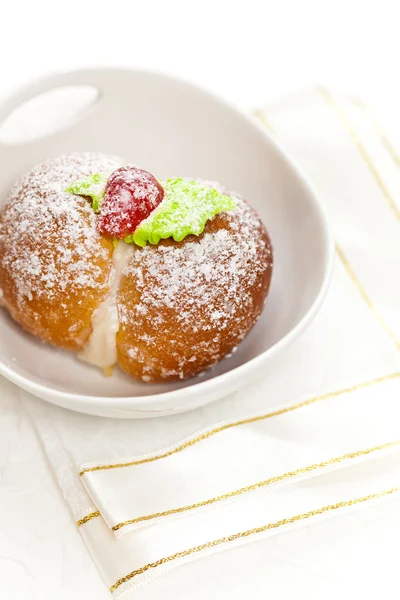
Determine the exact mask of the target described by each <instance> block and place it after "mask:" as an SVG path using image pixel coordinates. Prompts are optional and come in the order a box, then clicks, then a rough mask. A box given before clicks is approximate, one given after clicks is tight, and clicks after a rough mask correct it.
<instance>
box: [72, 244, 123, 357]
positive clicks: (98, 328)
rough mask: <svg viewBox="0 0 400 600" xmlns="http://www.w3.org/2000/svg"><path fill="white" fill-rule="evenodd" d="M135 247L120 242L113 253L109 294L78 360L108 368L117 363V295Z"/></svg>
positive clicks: (95, 315)
mask: <svg viewBox="0 0 400 600" xmlns="http://www.w3.org/2000/svg"><path fill="white" fill-rule="evenodd" d="M132 252H133V244H126V243H125V242H123V241H120V242H119V243H118V246H117V247H116V248H115V250H114V253H113V264H112V267H111V272H110V280H109V286H110V291H109V294H108V296H107V298H106V299H105V300H104V302H102V304H101V305H100V306H99V307H98V308H97V309H96V310H95V311H94V312H93V315H92V327H93V329H92V333H91V334H90V338H89V340H88V341H87V343H86V345H85V347H84V349H83V350H82V352H81V353H80V354H79V358H81V359H82V360H84V361H85V362H87V363H90V364H91V365H95V366H96V367H100V368H102V369H107V368H109V367H113V366H114V365H115V363H116V362H117V344H116V335H117V333H118V330H119V320H118V308H117V294H118V289H119V284H120V281H121V277H122V274H123V272H124V270H125V267H127V265H128V263H129V260H130V258H131V256H132Z"/></svg>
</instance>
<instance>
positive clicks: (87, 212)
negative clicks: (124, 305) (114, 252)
mask: <svg viewBox="0 0 400 600" xmlns="http://www.w3.org/2000/svg"><path fill="white" fill-rule="evenodd" d="M120 164H121V163H120V162H119V161H118V160H117V159H114V158H110V157H107V156H105V155H102V154H97V153H75V154H68V155H64V156H60V157H58V158H56V159H53V160H49V161H46V162H44V163H42V164H40V165H37V166H36V167H34V168H33V169H32V170H31V171H30V172H29V173H27V174H26V175H24V176H23V177H22V178H21V179H20V181H18V182H17V183H16V184H15V185H14V187H13V188H12V190H11V192H10V194H9V195H8V197H7V199H6V205H5V208H4V210H3V212H2V214H1V218H0V286H1V287H2V288H3V291H4V298H5V304H6V305H7V306H8V307H9V308H10V310H11V312H12V314H13V316H14V318H16V319H17V320H19V321H20V322H22V324H23V325H24V326H25V327H26V328H27V329H28V330H32V331H33V332H34V333H36V334H37V335H39V336H40V337H43V338H44V339H49V341H52V334H51V332H49V328H50V326H51V323H50V322H49V321H50V320H51V319H50V316H51V317H52V321H53V322H54V325H55V326H58V327H59V328H60V330H69V331H70V336H69V337H70V338H71V341H72V339H73V338H74V336H76V337H79V334H82V335H83V337H86V336H87V333H88V332H87V329H88V322H87V318H86V317H87V314H86V313H88V312H90V309H92V305H96V304H97V301H98V299H100V298H102V297H104V295H105V294H106V293H107V285H108V284H107V278H108V271H109V263H110V252H111V251H110V249H109V248H108V246H107V244H105V243H104V240H103V239H102V237H101V236H100V235H99V234H98V232H97V231H96V227H95V224H96V215H95V214H94V212H93V211H92V209H91V207H90V204H89V202H88V201H87V200H86V199H85V198H83V197H79V196H75V195H73V194H71V193H68V192H65V189H66V188H67V187H68V186H69V185H71V184H72V183H73V182H75V181H76V180H78V179H83V178H85V177H88V176H89V175H91V174H93V173H96V172H100V171H113V170H115V169H117V168H118V167H119V166H120ZM3 301H4V299H3ZM80 307H81V308H80ZM49 311H50V313H51V315H50V314H49ZM44 313H47V314H44ZM89 321H90V314H89ZM83 330H84V331H83ZM63 335H64V334H63ZM64 337H66V338H68V335H67V334H66V333H65V335H64ZM65 341H66V345H67V346H68V344H69V339H66V340H65Z"/></svg>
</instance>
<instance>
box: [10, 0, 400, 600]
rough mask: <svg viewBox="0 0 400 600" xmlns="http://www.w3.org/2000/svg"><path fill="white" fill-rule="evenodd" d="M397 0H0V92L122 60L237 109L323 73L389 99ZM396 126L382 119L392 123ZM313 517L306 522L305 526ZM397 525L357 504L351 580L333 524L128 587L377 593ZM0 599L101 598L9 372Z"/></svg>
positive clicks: (209, 593) (209, 592)
mask: <svg viewBox="0 0 400 600" xmlns="http://www.w3.org/2000/svg"><path fill="white" fill-rule="evenodd" d="M395 4H396V3H395V2H393V0H381V1H379V2H377V1H373V2H369V3H364V2H361V1H352V0H347V1H343V0H336V1H335V2H333V1H327V2H321V1H320V0H302V1H301V2H298V1H297V0H293V1H290V0H275V2H270V1H262V0H260V1H258V2H257V1H256V0H247V1H246V2H235V1H234V0H230V1H220V0H213V1H210V0H202V2H198V1H196V2H187V1H177V0H172V1H171V0H169V1H163V0H160V1H159V2H156V1H154V0H141V1H140V2H139V1H137V0H130V1H126V2H122V1H120V0H114V2H110V3H107V4H106V3H105V4H104V6H101V7H100V3H99V2H92V1H90V2H89V1H88V2H85V1H84V0H80V1H79V2H78V1H76V0H70V1H69V2H68V3H65V4H64V5H62V4H60V3H58V2H50V1H45V0H36V1H35V2H29V3H28V2H25V1H24V2H23V1H22V0H17V1H13V2H7V3H6V2H4V3H3V4H2V11H1V16H2V19H1V21H2V32H1V36H0V54H1V56H2V59H1V63H0V64H1V71H0V73H1V90H0V96H5V95H7V93H10V92H11V91H12V89H13V88H15V87H18V86H19V85H21V84H23V83H24V82H27V81H29V79H31V78H32V77H36V76H39V75H41V74H46V73H48V72H49V71H57V70H66V69H71V68H77V67H85V66H93V65H120V66H135V67H136V66H139V67H143V68H152V69H156V70H163V71H167V72H169V73H172V74H175V75H178V76H182V77H185V78H188V79H191V80H192V81H195V82H197V83H200V84H202V85H204V86H206V87H207V88H209V89H213V90H214V91H216V92H217V93H219V94H220V95H223V96H225V97H226V98H228V99H230V100H231V101H233V102H234V103H236V104H237V105H239V106H241V107H244V108H248V107H252V106H256V105H258V104H261V103H263V102H264V101H266V100H267V101H268V100H270V101H275V100H277V99H279V97H281V96H283V95H285V94H287V93H290V92H293V91H295V90H296V89H299V88H304V87H308V86H311V85H314V84H316V83H319V82H325V83H327V84H329V85H330V86H331V87H333V88H334V89H337V90H346V91H347V92H349V93H357V94H358V95H361V96H363V97H364V98H368V99H369V101H370V103H372V104H373V105H380V106H384V107H385V108H387V109H388V111H389V109H390V107H395V106H396V105H399V99H400V86H399V84H398V56H399V53H398V19H397V18H396V7H395ZM384 112H385V111H384ZM397 129H400V128H399V124H398V123H397V124H396V123H394V135H395V136H396V135H398V133H397ZM399 139H400V136H399ZM0 335H1V332H0ZM1 389H3V388H1ZM341 518H342V519H347V517H346V516H345V517H341ZM342 523H343V521H342ZM321 526H322V525H312V526H310V527H309V529H308V532H309V536H310V537H312V536H313V528H314V527H321ZM326 526H327V525H326ZM347 526H348V528H349V532H350V533H351V531H352V528H354V527H359V526H360V524H359V523H357V522H356V523H354V521H352V520H351V519H350V518H348V522H347ZM399 534H400V531H398V530H396V528H394V527H392V526H391V521H390V519H389V517H387V518H386V516H385V513H384V512H383V511H380V510H379V508H378V507H371V508H369V509H365V511H364V512H363V527H362V528H360V531H359V533H357V531H356V530H354V531H353V537H354V536H364V539H365V543H366V545H368V547H370V548H371V551H370V552H368V553H366V554H365V556H363V558H362V560H363V561H364V562H363V565H364V576H363V577H362V578H361V579H359V578H358V577H357V578H355V577H354V576H353V570H352V564H353V563H354V561H355V562H357V559H356V557H355V556H353V555H352V547H351V543H348V544H346V539H345V537H344V536H341V537H340V536H338V540H337V545H336V547H335V548H334V549H332V548H329V549H324V548H315V552H314V555H311V554H310V552H311V551H310V549H309V550H308V551H307V554H304V552H303V549H302V547H301V545H300V544H299V543H298V542H297V541H296V540H297V538H296V536H293V535H292V534H291V533H290V532H288V533H285V534H282V535H281V536H277V537H274V538H271V539H270V540H266V541H260V542H257V543H255V544H251V545H249V546H245V547H241V548H238V549H235V550H231V551H229V552H225V553H221V554H219V555H215V556H212V557H208V558H205V559H203V560H201V561H197V562H195V563H193V564H192V565H190V566H188V567H184V568H181V569H177V570H175V571H172V572H171V573H170V574H168V575H166V576H164V577H162V578H160V579H159V580H156V581H154V582H153V583H152V584H151V585H149V586H147V587H146V586H145V587H144V588H142V589H140V590H139V591H138V592H137V597H138V599H139V600H150V599H157V598H163V599H165V600H168V599H169V598H175V599H179V598H187V597H190V598H192V599H195V600H196V599H197V598H199V599H200V597H202V598H204V597H205V596H206V597H208V598H211V599H214V598H215V599H216V598H222V599H225V598H226V599H227V600H228V599H229V600H233V599H243V600H244V599H245V598H249V597H253V598H264V597H266V595H267V594H268V593H269V594H270V595H272V596H273V597H275V598H286V597H289V595H293V594H294V593H295V594H296V596H297V597H301V598H302V597H307V598H309V599H313V598H315V599H317V598H318V599H319V598H331V597H332V598H333V597H337V595H339V594H341V595H342V596H344V597H345V598H346V597H350V596H351V594H352V591H353V590H357V594H356V595H355V596H354V597H364V598H366V597H368V598H369V597H372V596H373V595H375V594H376V596H375V597H378V596H379V597H383V595H384V592H385V588H387V589H388V591H389V590H390V586H391V585H392V584H393V581H391V577H392V576H393V574H395V573H396V571H397V563H396V564H395V562H394V561H395V554H392V555H391V554H390V552H388V546H390V545H391V544H393V545H397V546H398V539H399ZM349 537H350V538H351V536H349ZM299 539H300V538H299ZM308 546H309V547H310V545H308ZM311 546H312V545H311ZM332 551H335V552H337V553H342V554H343V569H342V570H341V572H340V573H336V574H333V573H330V572H329V553H330V552H332ZM390 556H392V557H393V558H392V559H391V558H390ZM318 557H319V558H318ZM316 565H319V566H316ZM260 572H261V573H263V574H264V576H261V577H260ZM358 572H359V571H358ZM278 573H279V577H278ZM200 582H201V585H199V583H200ZM344 590H345V592H344ZM343 592H344V593H343ZM0 598H1V599H2V600H3V599H4V600H20V599H21V600H22V599H23V600H31V599H32V600H50V599H51V600H53V599H57V600H102V599H103V598H104V599H106V598H110V595H109V593H108V591H107V590H106V589H105V587H104V585H103V583H102V581H101V579H100V576H99V574H98V572H97V570H96V568H95V566H94V565H93V564H92V561H91V559H90V557H89V556H88V554H87V551H86V549H85V547H84V545H83V542H82V541H81V538H80V535H79V532H78V530H77V529H76V527H75V526H74V524H73V522H72V520H71V518H70V515H69V512H68V510H67V507H66V506H65V505H64V503H63V500H62V498H61V496H60V494H59V492H58V489H57V487H56V485H55V483H54V481H53V479H52V476H51V473H50V471H49V469H48V466H47V464H46V459H45V457H44V454H43V452H42V450H41V447H40V444H39V442H38V439H37V437H36V434H35V432H34V430H33V429H32V425H31V423H30V421H29V418H28V417H27V416H26V414H25V413H24V412H23V411H22V409H21V407H20V404H19V401H18V399H17V398H16V395H15V392H14V390H13V387H12V386H11V385H9V386H8V384H7V388H6V393H4V394H2V395H1V401H0Z"/></svg>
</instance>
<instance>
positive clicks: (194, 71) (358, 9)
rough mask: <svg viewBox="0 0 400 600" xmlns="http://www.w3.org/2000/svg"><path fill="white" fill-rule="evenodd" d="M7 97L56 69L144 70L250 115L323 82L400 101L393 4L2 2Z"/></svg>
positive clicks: (313, 0)
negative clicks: (210, 93)
mask: <svg viewBox="0 0 400 600" xmlns="http://www.w3.org/2000/svg"><path fill="white" fill-rule="evenodd" d="M0 5H1V8H2V11H1V24H2V27H1V36H0V57H1V59H0V61H1V62H0V64H1V86H0V88H1V94H2V95H3V94H5V93H6V92H7V91H8V90H10V89H11V88H12V87H14V86H16V85H19V84H21V83H23V82H25V81H27V80H29V79H30V78H32V77H36V76H38V75H41V74H46V73H48V72H49V71H57V70H60V69H61V70H66V69H71V68H76V67H82V66H93V65H102V66H104V65H125V66H140V67H144V68H151V69H156V70H162V71H167V72H169V73H172V74H176V75H179V76H182V77H185V78H189V79H191V80H193V81H195V82H198V83H200V84H202V85H204V86H206V87H208V88H210V89H212V90H214V91H216V92H218V93H220V94H222V95H224V96H226V97H227V98H229V99H230V100H232V101H233V102H235V103H238V104H239V105H241V106H243V107H248V106H252V105H255V104H258V103H262V102H263V101H265V100H268V99H274V98H277V97H279V96H281V95H283V94H286V93H288V92H290V91H296V90H297V89H299V88H302V87H308V86H310V85H314V84H315V83H320V82H324V83H326V84H329V85H331V86H333V87H334V88H336V89H342V90H346V91H347V92H353V91H354V92H357V93H359V94H362V95H365V94H366V95H367V96H368V97H370V98H372V99H373V98H375V97H379V98H381V97H382V96H383V97H385V98H386V100H388V101H389V100H390V97H393V96H395V102H396V103H397V102H398V100H399V97H400V85H399V41H398V40H399V18H398V12H399V10H398V2H397V1H396V0H274V1H271V0H201V1H199V0H195V1H193V0H109V1H108V2H105V1H102V0H96V1H95V2H94V1H92V0H68V2H62V1H59V2H56V1H51V0H36V1H32V2H31V1H29V0H26V1H23V0H14V1H12V0H2V1H1V3H0Z"/></svg>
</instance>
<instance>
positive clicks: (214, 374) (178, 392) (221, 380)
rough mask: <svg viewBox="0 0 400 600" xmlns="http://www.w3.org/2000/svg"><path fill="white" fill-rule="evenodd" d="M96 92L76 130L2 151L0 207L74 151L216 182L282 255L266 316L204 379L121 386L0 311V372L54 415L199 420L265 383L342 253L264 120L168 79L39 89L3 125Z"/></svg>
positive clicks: (106, 73)
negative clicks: (196, 414)
mask: <svg viewBox="0 0 400 600" xmlns="http://www.w3.org/2000/svg"><path fill="white" fill-rule="evenodd" d="M71 85H91V86H94V87H95V88H97V89H98V90H99V92H100V93H99V95H98V98H97V101H96V102H95V103H94V104H93V105H92V106H91V107H90V109H87V110H85V111H83V112H82V114H80V115H79V117H77V118H76V119H75V121H74V122H73V123H69V124H68V126H65V127H64V128H63V129H61V130H58V131H57V132H55V133H54V132H53V133H51V134H48V135H47V136H45V137H43V138H41V139H36V140H34V141H29V142H28V143H25V144H11V145H9V144H8V145H6V144H5V143H4V142H3V143H0V164H1V171H0V199H1V201H3V199H4V196H5V194H6V192H7V190H8V189H9V188H10V186H11V185H12V183H13V181H14V180H15V179H16V178H17V177H18V176H19V175H21V174H22V173H23V172H24V171H26V170H27V169H29V168H30V167H31V166H33V165H34V164H36V163H38V162H40V161H42V160H44V159H46V158H51V157H53V156H57V155H58V154H62V153H65V152H70V151H84V150H94V151H102V152H105V153H110V154H117V155H120V156H122V157H124V158H125V159H127V160H129V161H132V162H134V163H136V164H138V165H141V166H143V167H144V168H146V169H148V170H149V171H151V172H152V173H155V174H156V176H157V177H158V178H160V179H163V178H166V177H170V176H172V175H180V176H190V177H194V178H203V179H209V180H216V181H219V182H221V183H222V184H223V185H225V186H226V187H227V188H228V189H232V190H235V191H237V192H238V193H240V194H242V195H243V196H245V197H246V198H247V199H248V200H249V201H250V202H251V204H252V205H253V206H254V207H255V208H256V209H257V210H258V212H259V213H260V215H261V217H262V219H263V221H264V223H265V225H266V227H267V229H268V231H269V233H270V236H271V240H272V244H273V247H274V258H275V264H274V272H273V278H272V285H271V290H270V294H269V297H268V301H267V305H266V308H265V310H264V312H263V314H262V316H261V318H260V320H259V321H258V323H257V325H256V326H255V328H254V329H253V331H252V332H251V333H250V335H249V336H248V337H247V338H246V339H245V341H244V342H243V343H242V344H241V345H240V347H239V348H238V350H237V352H236V353H235V354H234V355H233V356H232V357H231V358H229V359H226V360H224V361H222V362H221V363H220V364H219V365H218V366H217V367H216V368H215V369H214V370H212V371H210V372H208V373H206V374H205V375H204V376H203V377H200V378H195V379H192V380H189V381H186V382H181V383H165V384H145V383H141V382H136V381H135V380H133V379H131V378H130V377H128V376H127V375H125V374H124V373H122V372H121V371H116V372H115V374H114V376H113V377H112V378H105V377H104V376H103V375H102V373H101V372H100V371H99V370H97V369H95V368H92V367H90V366H88V365H86V364H84V363H82V362H80V361H79V360H78V359H77V358H76V357H75V356H74V355H72V354H69V353H67V352H63V351H59V350H56V349H54V348H52V347H50V346H47V345H44V344H42V343H41V342H39V341H38V340H36V339H35V338H33V337H32V336H30V335H28V334H25V333H24V332H23V331H22V329H21V328H20V327H19V326H18V325H16V324H15V323H13V322H12V321H11V319H10V318H9V316H8V315H7V314H6V312H5V311H4V310H0V328H1V336H0V373H1V374H3V375H4V376H5V377H7V378H8V379H10V380H11V381H13V382H14V383H16V384H17V385H19V386H20V387H21V388H23V389H25V390H27V391H29V392H31V393H32V394H35V395H36V396H39V397H40V398H43V399H44V400H47V401H49V402H52V403H54V404H57V405H60V406H63V407H66V408H70V409H73V410H77V411H81V412H85V413H90V414H95V415H102V416H110V417H125V418H138V417H149V416H156V415H157V416H161V415H168V414H173V413H177V412H181V411H186V410H191V409H193V408H196V407H198V406H200V405H203V404H206V403H207V402H210V401H212V400H215V399H217V398H219V397H221V396H224V395H226V394H228V393H230V392H232V391H234V390H236V389H238V388H239V387H241V386H244V385H246V383H247V382H248V381H249V380H253V379H254V378H255V377H257V376H262V372H263V369H264V368H265V366H266V363H267V362H268V361H270V359H271V358H272V357H273V356H275V355H276V354H277V353H278V352H279V353H281V352H284V349H285V347H286V346H287V345H288V344H290V343H291V342H292V341H293V340H294V339H295V338H296V336H298V335H299V333H300V332H301V331H303V330H304V328H305V327H307V325H308V324H309V323H310V321H311V320H312V318H313V317H314V315H315V314H316V312H317V310H318V309H319V307H320V305H321V302H322V300H323V297H324V295H325V292H326V290H327V287H328V283H329V279H330V272H331V265H332V256H333V243H332V239H331V236H330V233H329V228H328V225H327V221H326V217H325V213H324V211H323V209H322V206H321V203H320V201H319V200H318V198H317V196H316V194H315V192H314V190H313V189H312V187H311V186H310V184H309V182H308V181H307V180H306V178H305V177H304V176H303V175H302V174H301V172H299V170H298V168H297V167H296V166H295V165H294V164H293V163H292V161H291V160H290V159H289V158H288V157H287V156H286V155H285V153H284V152H283V151H282V150H281V149H280V148H279V147H278V146H277V144H276V143H275V142H274V141H272V140H271V139H270V137H269V135H268V134H267V133H266V131H265V130H264V129H263V127H262V126H261V125H259V124H258V123H257V122H256V120H255V119H253V118H252V117H250V116H247V115H245V114H241V113H240V112H238V111H237V110H236V109H234V108H232V107H231V106H229V105H227V104H226V103H225V102H223V101H221V100H219V99H217V98H215V97H214V96H212V95H211V94H209V93H207V92H205V91H204V90H202V89H199V88H197V87H195V86H193V85H189V84H187V83H184V82H182V81H177V80H175V79H171V78H169V77H166V76H163V75H158V74H154V73H148V72H140V71H127V70H116V69H100V70H90V71H78V72H72V73H67V74H63V75H57V76H52V77H49V78H47V79H45V80H42V81H40V82H38V83H36V84H34V85H32V86H31V87H29V88H27V89H25V90H23V91H22V92H21V93H19V94H17V95H16V96H14V97H13V98H11V99H10V100H9V101H8V102H6V103H5V104H3V106H1V107H0V123H1V122H2V121H3V120H4V119H5V118H6V117H7V116H8V115H9V114H10V112H11V111H13V110H14V109H15V108H16V107H17V106H19V105H20V104H21V103H22V102H25V101H27V100H29V99H30V98H33V97H34V96H37V95H38V94H42V93H43V92H46V91H48V90H51V89H53V88H57V87H59V86H71Z"/></svg>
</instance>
